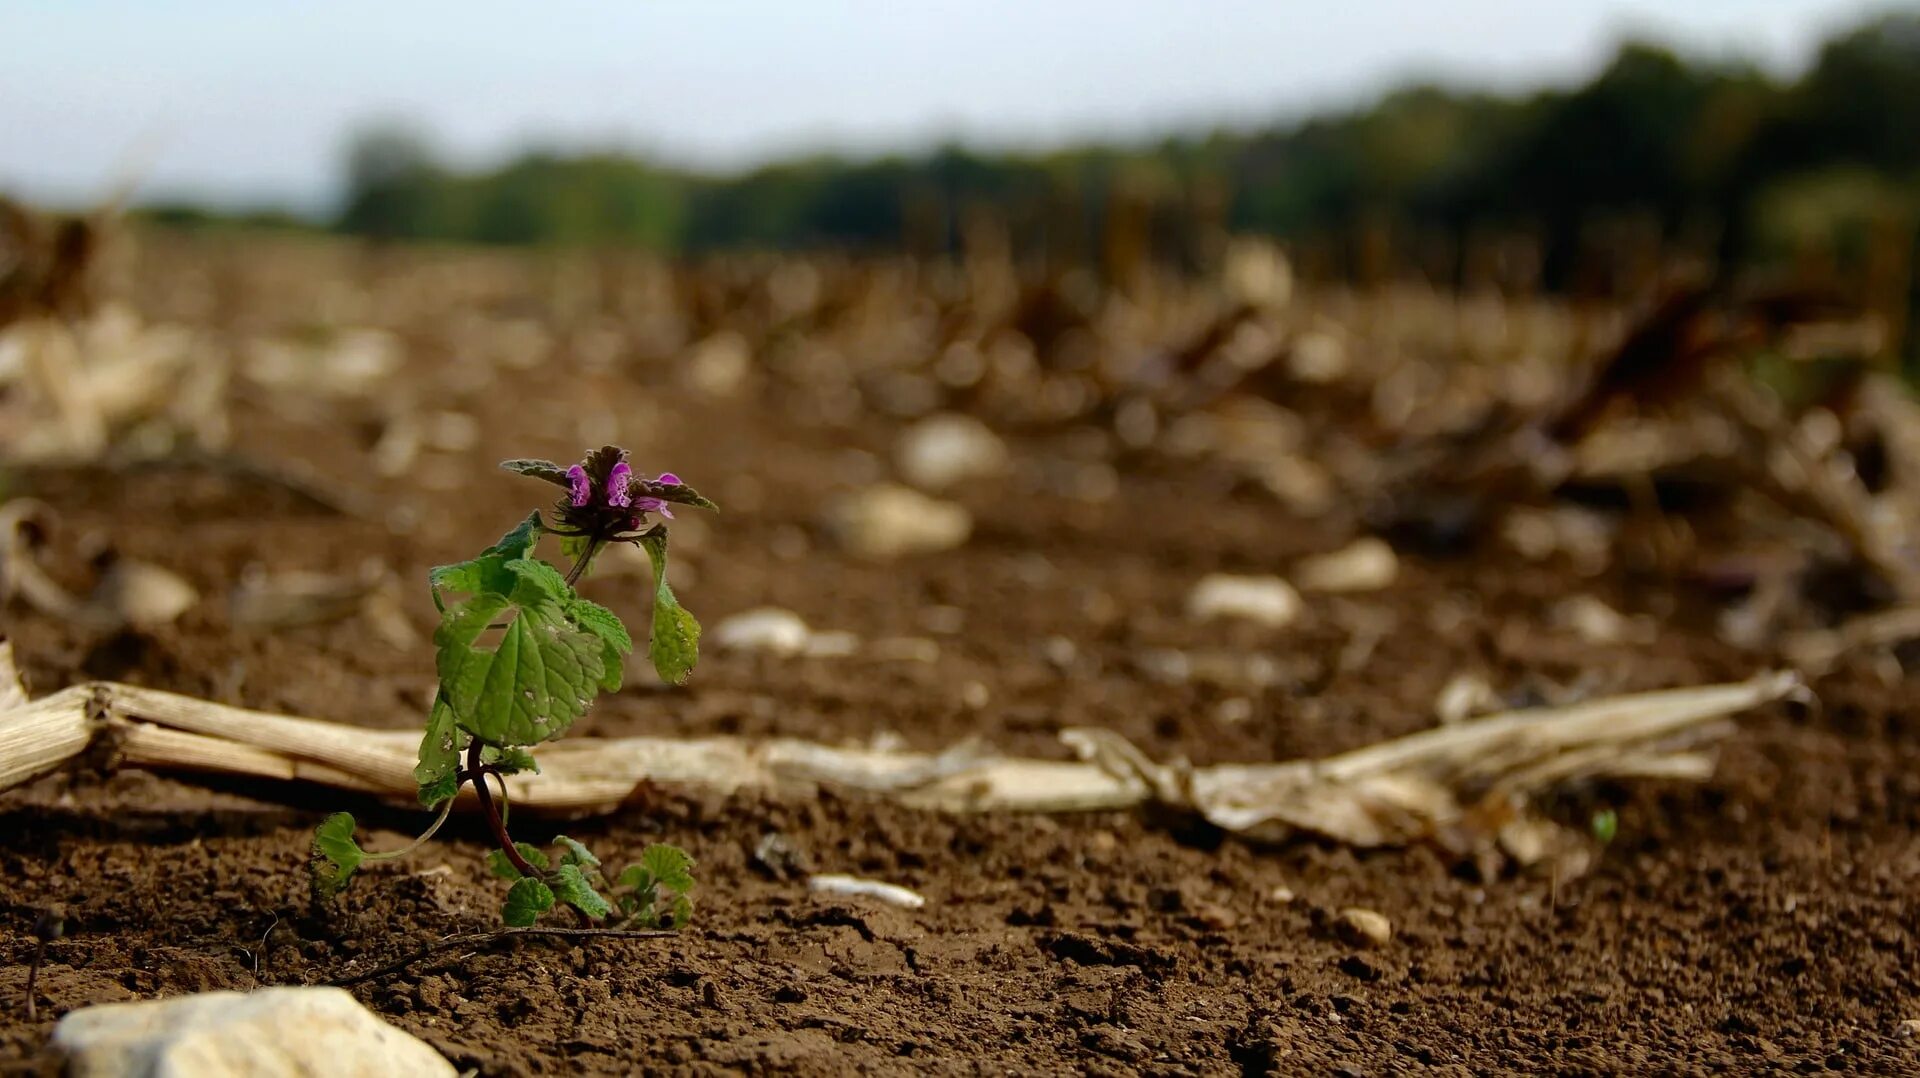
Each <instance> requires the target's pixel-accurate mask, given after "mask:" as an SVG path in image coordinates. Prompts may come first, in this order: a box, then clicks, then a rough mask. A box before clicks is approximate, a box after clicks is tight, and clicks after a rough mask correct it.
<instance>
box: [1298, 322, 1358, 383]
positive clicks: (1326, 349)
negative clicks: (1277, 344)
mask: <svg viewBox="0 0 1920 1078" xmlns="http://www.w3.org/2000/svg"><path fill="white" fill-rule="evenodd" d="M1348 366H1349V363H1348V360H1347V346H1346V342H1344V341H1342V340H1341V339H1340V338H1338V337H1336V336H1334V335H1333V334H1331V333H1325V332H1321V331H1318V330H1314V331H1310V332H1307V333H1302V334H1301V335H1300V336H1299V338H1298V339H1297V340H1295V341H1294V342H1293V354H1292V355H1291V356H1289V357H1288V361H1287V370H1288V373H1290V374H1292V375H1293V376H1294V377H1295V378H1298V379H1299V380H1301V381H1302V382H1309V383H1312V384H1313V385H1326V384H1327V383H1329V382H1337V381H1339V380H1340V379H1341V378H1342V377H1343V376H1345V375H1346V373H1347V368H1348Z"/></svg>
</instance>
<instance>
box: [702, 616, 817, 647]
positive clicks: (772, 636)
mask: <svg viewBox="0 0 1920 1078" xmlns="http://www.w3.org/2000/svg"><path fill="white" fill-rule="evenodd" d="M812 640H813V630H811V629H809V628H807V623H806V622H805V621H802V620H801V618H800V615H798V614H796V613H794V612H793V611H791V610H783V609H781V608H780V607H777V606H763V607H759V608H758V609H754V610H748V611H745V612H743V613H739V614H734V615H731V616H729V617H725V618H721V619H720V623H719V624H718V625H715V626H714V627H713V642H714V643H716V644H718V645H720V647H721V648H723V649H726V650H730V651H770V652H773V653H774V654H775V655H798V654H800V653H801V652H803V651H805V650H807V645H808V644H809V643H810V642H812Z"/></svg>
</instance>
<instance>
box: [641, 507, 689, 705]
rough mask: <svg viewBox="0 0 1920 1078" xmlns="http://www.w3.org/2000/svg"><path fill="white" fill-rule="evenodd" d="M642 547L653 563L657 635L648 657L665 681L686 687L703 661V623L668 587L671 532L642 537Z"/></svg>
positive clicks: (654, 609) (648, 534)
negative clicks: (701, 641)
mask: <svg viewBox="0 0 1920 1078" xmlns="http://www.w3.org/2000/svg"><path fill="white" fill-rule="evenodd" d="M640 545H641V546H643V547H645V548H646V551H647V557H648V558H649V559H650V560H651V561H652V562H653V633H652V636H651V639H650V640H649V641H648V645H647V656H648V658H650V659H652V660H653V668H654V670H655V671H657V672H658V673H659V675H660V679H661V680H662V681H665V682H667V683H668V684H670V685H682V684H685V683H686V680H687V678H688V677H689V676H690V675H691V674H692V673H693V667H694V664H696V663H698V662H699V661H700V623H699V622H698V621H695V620H694V617H693V615H692V614H691V613H688V612H687V609H686V608H685V607H683V606H681V605H680V601H679V600H678V599H676V598H674V596H673V589H672V588H671V587H669V586H668V585H667V530H666V529H665V528H655V529H654V530H653V531H650V532H648V533H647V534H645V535H643V536H641V537H640Z"/></svg>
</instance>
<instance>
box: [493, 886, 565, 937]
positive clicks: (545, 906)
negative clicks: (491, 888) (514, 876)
mask: <svg viewBox="0 0 1920 1078" xmlns="http://www.w3.org/2000/svg"><path fill="white" fill-rule="evenodd" d="M552 908H553V890H552V889H551V888H549V887H548V886H547V885H546V884H545V883H543V882H541V881H539V880H536V879H534V878H533V877H532V876H522V877H521V878H520V879H519V880H518V881H516V882H515V883H514V885H513V888H512V889H511V890H509V891H508V892H507V901H506V904H505V905H503V906H501V907H500V919H501V920H502V921H505V922H506V923H507V924H509V925H511V926H512V927H514V928H525V927H527V926H528V925H531V924H532V923H534V922H535V921H538V920H539V919H540V915H541V914H543V913H545V912H547V911H548V910H550V909H552Z"/></svg>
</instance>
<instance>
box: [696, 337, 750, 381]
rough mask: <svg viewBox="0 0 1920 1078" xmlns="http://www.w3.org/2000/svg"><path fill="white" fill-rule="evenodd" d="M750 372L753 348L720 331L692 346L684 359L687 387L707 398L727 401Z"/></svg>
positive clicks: (745, 341)
mask: <svg viewBox="0 0 1920 1078" xmlns="http://www.w3.org/2000/svg"><path fill="white" fill-rule="evenodd" d="M752 369H753V346H752V345H750V344H748V343H747V339H746V338H745V337H742V336H741V335H740V334H738V333H735V332H734V331H733V330H730V329H723V330H721V331H720V332H718V333H715V334H714V335H713V336H711V337H708V338H706V339H705V340H702V341H701V342H700V343H698V344H696V345H694V346H693V354H692V355H690V356H689V357H688V358H687V366H686V377H687V383H688V384H689V385H691V386H692V387H693V388H694V389H696V390H698V391H699V392H701V393H704V394H706V395H707V396H709V397H730V396H732V395H733V394H734V392H735V391H736V390H738V389H739V388H740V384H741V383H742V382H744V381H746V378H747V374H748V372H749V371H751V370H752Z"/></svg>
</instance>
